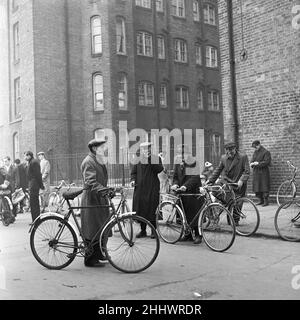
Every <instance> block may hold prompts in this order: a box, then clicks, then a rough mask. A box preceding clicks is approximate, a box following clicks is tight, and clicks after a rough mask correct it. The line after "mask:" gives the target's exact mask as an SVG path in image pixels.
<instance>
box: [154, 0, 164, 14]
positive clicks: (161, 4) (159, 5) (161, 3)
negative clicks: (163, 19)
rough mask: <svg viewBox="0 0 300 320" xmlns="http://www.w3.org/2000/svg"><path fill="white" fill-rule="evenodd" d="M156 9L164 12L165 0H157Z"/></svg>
mask: <svg viewBox="0 0 300 320" xmlns="http://www.w3.org/2000/svg"><path fill="white" fill-rule="evenodd" d="M156 11H157V12H164V0H156Z"/></svg>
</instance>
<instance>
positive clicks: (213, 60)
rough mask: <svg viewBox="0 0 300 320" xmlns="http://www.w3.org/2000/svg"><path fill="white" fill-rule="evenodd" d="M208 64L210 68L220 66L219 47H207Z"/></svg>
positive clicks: (206, 57) (206, 59)
mask: <svg viewBox="0 0 300 320" xmlns="http://www.w3.org/2000/svg"><path fill="white" fill-rule="evenodd" d="M205 61H206V66H207V67H209V68H218V49H217V48H215V47H212V46H207V47H206V48H205Z"/></svg>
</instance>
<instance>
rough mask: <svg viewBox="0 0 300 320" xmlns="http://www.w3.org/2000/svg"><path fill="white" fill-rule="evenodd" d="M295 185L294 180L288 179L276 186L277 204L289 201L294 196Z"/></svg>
mask: <svg viewBox="0 0 300 320" xmlns="http://www.w3.org/2000/svg"><path fill="white" fill-rule="evenodd" d="M295 192H296V187H295V184H294V182H291V181H290V180H287V181H284V182H283V183H282V184H281V185H280V186H279V188H278V190H277V194H276V201H277V204H278V206H281V205H282V204H283V203H289V202H290V200H292V199H293V198H294V197H295Z"/></svg>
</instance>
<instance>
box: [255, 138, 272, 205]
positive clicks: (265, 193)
mask: <svg viewBox="0 0 300 320" xmlns="http://www.w3.org/2000/svg"><path fill="white" fill-rule="evenodd" d="M252 147H253V148H254V149H255V151H254V153H253V156H252V160H251V163H250V166H251V168H253V192H255V194H256V196H257V197H258V198H259V203H258V204H262V205H263V207H265V206H267V205H269V192H270V171H269V166H270V165H271V153H270V152H269V151H268V150H267V149H265V148H264V147H263V146H262V145H261V144H260V141H258V140H255V141H253V143H252Z"/></svg>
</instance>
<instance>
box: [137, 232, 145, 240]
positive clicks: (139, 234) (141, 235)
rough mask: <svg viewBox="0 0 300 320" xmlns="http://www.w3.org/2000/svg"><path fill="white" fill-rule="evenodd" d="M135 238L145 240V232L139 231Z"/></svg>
mask: <svg viewBox="0 0 300 320" xmlns="http://www.w3.org/2000/svg"><path fill="white" fill-rule="evenodd" d="M136 237H137V238H146V237H147V232H146V231H141V232H139V233H138V234H137V235H136Z"/></svg>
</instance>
